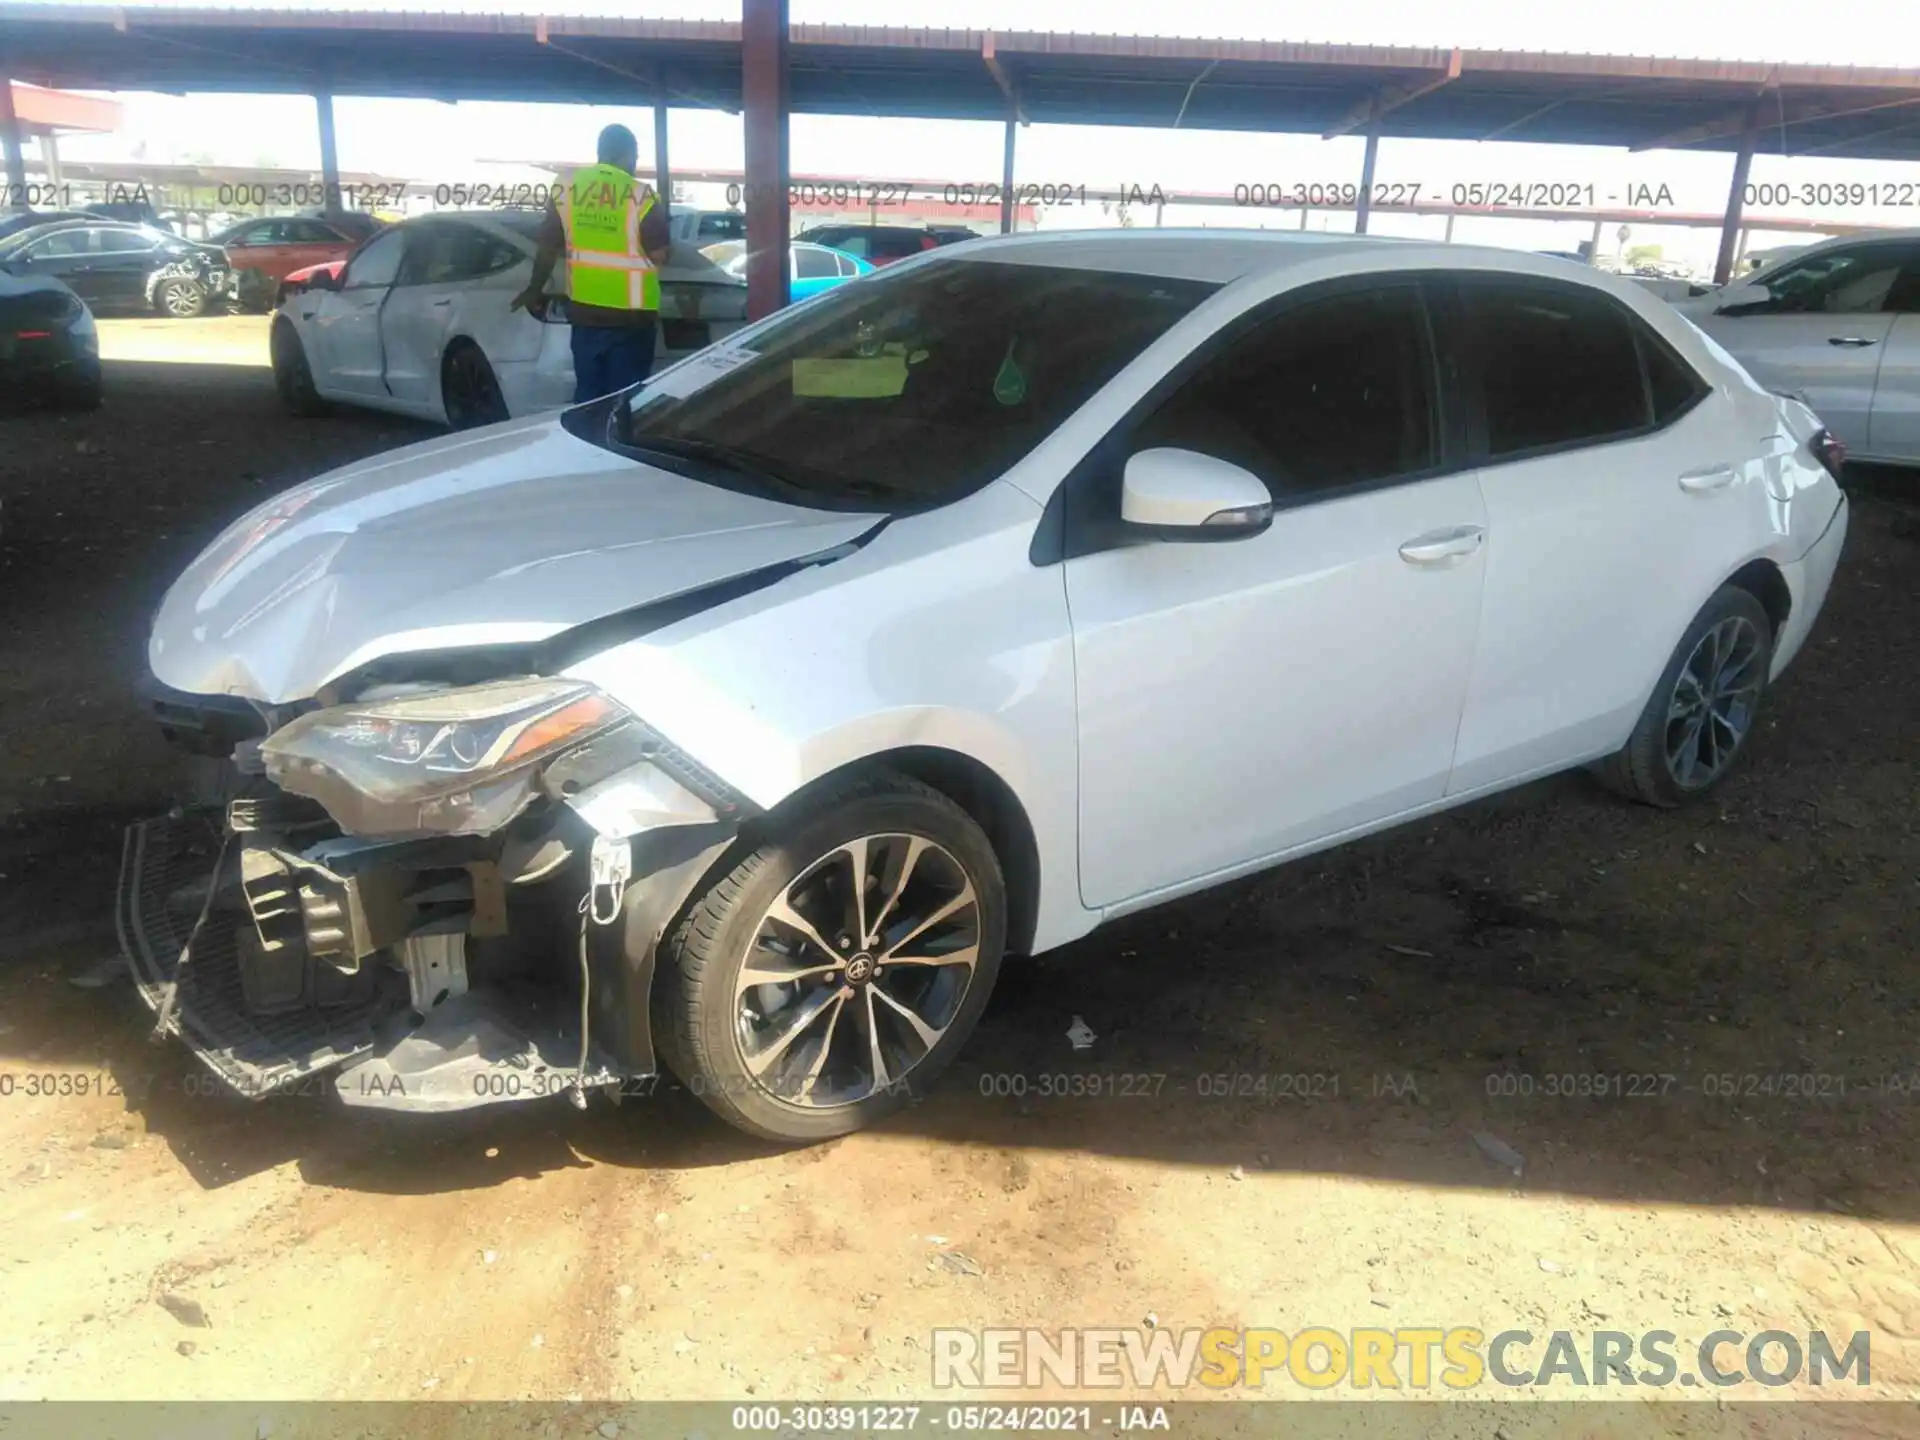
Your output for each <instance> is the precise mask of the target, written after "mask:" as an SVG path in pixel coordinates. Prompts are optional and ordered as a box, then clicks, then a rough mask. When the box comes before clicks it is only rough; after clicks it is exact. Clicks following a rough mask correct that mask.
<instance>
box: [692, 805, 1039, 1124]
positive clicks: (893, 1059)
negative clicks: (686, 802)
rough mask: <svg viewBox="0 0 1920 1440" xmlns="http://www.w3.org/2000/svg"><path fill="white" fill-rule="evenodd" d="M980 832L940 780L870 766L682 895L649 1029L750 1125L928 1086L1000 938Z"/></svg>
mask: <svg viewBox="0 0 1920 1440" xmlns="http://www.w3.org/2000/svg"><path fill="white" fill-rule="evenodd" d="M1006 916H1007V904H1006V886H1005V883H1004V881H1003V880H1002V878H1001V874H1000V866H999V862H998V860H997V859H996V858H995V856H994V853H993V847H992V845H991V844H989V843H988V840H987V837H986V836H985V835H984V834H983V833H982V832H981V829H980V827H979V826H978V825H977V824H975V823H974V821H973V819H972V818H971V817H970V816H969V815H968V814H967V813H966V812H965V811H964V810H962V809H961V808H960V807H959V806H958V805H955V804H954V803H953V801H951V800H949V799H948V798H947V797H946V796H945V795H942V794H941V793H940V792H939V791H937V790H934V789H932V788H930V787H929V786H926V785H922V784H920V783H919V782H917V781H914V780H910V779H908V778H906V777H904V776H898V775H892V774H887V773H876V774H873V775H869V776H864V777H861V778H858V779H855V780H852V781H849V782H846V783H844V784H841V785H839V786H836V787H834V788H832V789H830V790H828V791H826V792H824V793H822V794H821V795H819V796H818V797H816V798H815V799H814V800H813V801H811V802H810V803H807V804H804V805H803V806H802V807H801V808H800V809H798V810H797V811H795V812H794V813H793V814H791V815H790V816H787V817H785V818H784V819H781V818H779V817H778V815H777V812H776V818H775V823H774V825H773V828H772V830H771V832H770V833H769V834H768V835H766V836H765V837H764V838H763V839H762V840H761V842H760V843H759V844H758V845H757V846H755V848H754V849H753V850H752V852H751V853H749V854H748V855H747V856H746V857H745V858H744V859H742V860H740V861H739V863H738V864H736V865H735V866H734V867H733V869H732V870H731V871H729V872H728V873H727V874H726V875H725V876H723V877H722V878H721V879H719V880H717V881H716V882H715V883H714V884H713V885H712V886H711V887H710V888H709V889H708V890H707V891H706V892H705V894H704V895H702V896H700V897H699V898H698V899H697V900H696V901H695V902H694V903H693V905H692V906H691V907H690V909H689V910H688V912H687V914H686V916H685V917H684V918H683V919H682V921H681V923H680V924H679V925H678V926H676V927H675V930H674V933H673V935H672V937H671V938H670V940H669V942H668V943H667V945H666V946H665V947H664V953H663V955H662V965H663V967H664V973H663V975H662V976H661V980H660V984H659V986H658V988H657V991H656V999H655V1030H656V1033H657V1034H658V1035H659V1038H660V1042H661V1048H662V1052H663V1054H664V1056H665V1058H666V1059H667V1061H668V1063H669V1064H670V1065H671V1066H672V1068H673V1069H674V1070H675V1071H676V1072H677V1073H678V1074H679V1076H680V1078H681V1080H682V1081H684V1082H685V1083H686V1085H687V1086H688V1088H689V1089H691V1090H693V1092H694V1093H695V1094H696V1095H698V1096H699V1097H700V1099H701V1100H702V1101H703V1102H704V1103H705V1104H706V1105H707V1106H708V1108H710V1109H712V1110H713V1111H714V1112H715V1113H716V1114H718V1115H719V1116H720V1117H721V1118H723V1119H725V1120H727V1121H728V1122H730V1123H731V1124H733V1125H735V1126H737V1127H738V1128H740V1129H742V1130H745V1131H747V1132H748V1133H749V1134H753V1135H758V1136H761V1137H763V1138H765V1139H770V1140H780V1141H786V1142H805V1141H812V1140H824V1139H827V1138H829V1137H831V1136H835V1135H844V1134H846V1133H848V1132H849V1131H853V1130H858V1129H861V1128H863V1127H864V1126H867V1125H870V1124H872V1123H873V1122H874V1121H876V1120H878V1119H880V1118H881V1117H882V1116H884V1115H887V1114H889V1113H891V1112H892V1111H894V1110H897V1109H899V1108H900V1107H901V1106H902V1105H905V1104H906V1103H907V1102H908V1101H909V1100H911V1099H912V1098H913V1097H914V1096H915V1095H917V1094H920V1093H922V1092H923V1091H924V1089H925V1087H927V1086H928V1085H930V1084H931V1083H932V1081H933V1080H934V1078H935V1077H936V1076H937V1075H939V1073H940V1072H941V1071H942V1070H944V1069H945V1068H946V1067H947V1065H948V1064H949V1063H950V1062H951V1061H952V1059H953V1057H954V1056H955V1054H957V1053H958V1052H959V1050H960V1047H961V1046H962V1045H964V1044H965V1043H966V1039H967V1036H968V1035H969V1034H971V1033H972V1031H973V1027H974V1025H975V1024H976V1023H977V1022H978V1020H979V1018H980V1012H981V1011H982V1010H983V1009H984V1008H985V1006H986V1003H987V996H988V994H989V993H990V992H991V990H992V989H993V982H994V977H995V976H996V975H997V974H998V973H999V968H1000V956H1001V951H1002V950H1003V948H1004V947H1005V944H1006V926H1007V920H1006Z"/></svg>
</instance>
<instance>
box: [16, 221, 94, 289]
mask: <svg viewBox="0 0 1920 1440" xmlns="http://www.w3.org/2000/svg"><path fill="white" fill-rule="evenodd" d="M97 233H98V232H97V231H96V230H94V229H93V228H92V227H91V226H86V225H75V226H73V227H72V228H70V229H67V230H56V231H54V233H53V234H51V235H48V236H45V237H43V238H41V239H39V240H36V241H34V242H33V243H32V244H31V245H29V246H27V248H26V250H25V251H24V252H23V253H22V254H21V256H20V257H19V258H20V259H21V260H23V261H25V262H26V271H27V273H28V274H30V275H51V276H53V277H55V278H56V279H58V280H62V281H65V282H66V284H67V287H68V288H69V289H71V290H72V291H73V293H74V294H76V295H78V296H79V297H80V298H81V299H82V300H84V301H86V302H87V303H88V304H89V305H94V304H97V303H99V302H100V300H101V299H102V298H103V296H102V294H101V291H100V286H101V283H102V279H101V277H99V276H97V275H96V274H95V273H94V270H93V247H94V237H95V236H96V234H97Z"/></svg>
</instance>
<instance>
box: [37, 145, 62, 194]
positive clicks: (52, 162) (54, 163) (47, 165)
mask: <svg viewBox="0 0 1920 1440" xmlns="http://www.w3.org/2000/svg"><path fill="white" fill-rule="evenodd" d="M40 168H41V169H43V170H45V171H46V172H47V183H48V184H49V185H51V186H53V187H54V189H56V190H58V189H59V188H60V185H61V174H60V137H59V136H57V135H55V134H54V133H53V131H51V130H49V131H47V132H46V133H45V134H44V135H42V136H41V137H40Z"/></svg>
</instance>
